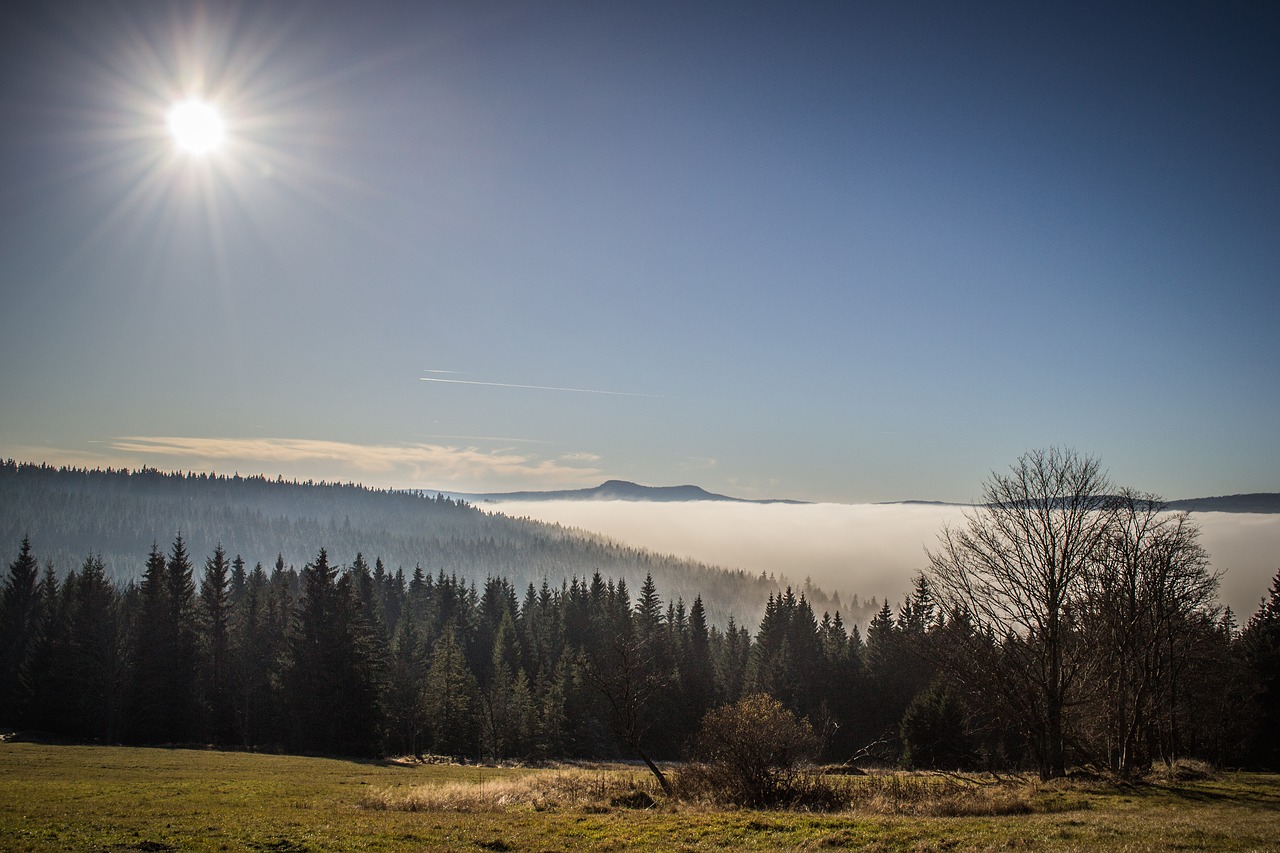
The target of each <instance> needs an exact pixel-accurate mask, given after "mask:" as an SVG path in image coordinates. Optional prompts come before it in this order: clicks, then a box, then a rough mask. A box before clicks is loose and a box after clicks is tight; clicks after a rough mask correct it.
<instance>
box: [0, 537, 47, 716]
mask: <svg viewBox="0 0 1280 853" xmlns="http://www.w3.org/2000/svg"><path fill="white" fill-rule="evenodd" d="M40 613H41V601H40V567H39V565H38V564H37V563H36V558H35V556H34V555H33V554H32V553H31V541H30V539H28V538H27V537H25V536H24V537H22V546H21V548H20V549H19V551H18V556H17V558H16V559H15V560H14V561H13V562H12V563H10V564H9V574H8V577H6V578H5V584H4V593H3V599H2V600H0V725H2V724H5V723H9V724H17V723H20V722H23V721H25V720H26V719H27V715H28V713H29V711H30V705H31V701H32V699H33V697H34V685H33V684H32V672H31V665H32V658H33V656H34V654H35V650H36V645H37V643H38V642H39V639H40V635H39V631H40Z"/></svg>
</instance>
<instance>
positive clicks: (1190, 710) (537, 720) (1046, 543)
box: [0, 451, 1280, 778]
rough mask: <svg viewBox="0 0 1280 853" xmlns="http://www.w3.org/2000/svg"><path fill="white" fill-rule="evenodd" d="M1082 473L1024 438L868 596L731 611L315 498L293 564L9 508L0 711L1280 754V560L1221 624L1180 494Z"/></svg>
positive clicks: (462, 732) (409, 749)
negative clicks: (807, 731) (130, 561)
mask: <svg viewBox="0 0 1280 853" xmlns="http://www.w3.org/2000/svg"><path fill="white" fill-rule="evenodd" d="M21 468H22V466H18V465H16V464H14V463H7V467H6V469H5V472H4V473H5V477H6V479H7V481H8V483H9V485H8V486H6V488H10V491H8V492H6V505H7V506H8V505H9V503H8V502H9V501H11V500H14V495H15V494H16V492H14V491H12V489H11V487H12V486H13V484H14V482H15V481H16V480H17V479H18V478H19V477H33V478H45V479H49V478H53V477H56V476H64V477H65V476H73V477H78V478H81V479H83V478H84V477H85V476H87V475H86V472H73V473H72V474H67V473H66V472H63V473H62V474H61V475H59V474H58V473H57V472H54V471H52V470H51V469H34V468H33V469H31V470H26V471H25V472H24V471H23V470H20V469H21ZM1046 475H1054V476H1056V477H1057V479H1052V478H1046ZM1099 476H1100V475H1099V474H1098V472H1097V469H1096V465H1095V464H1094V463H1093V462H1092V460H1089V459H1087V458H1084V457H1079V456H1075V455H1073V454H1066V455H1062V454H1059V453H1057V452H1056V451H1055V452H1049V453H1039V454H1037V453H1033V454H1029V455H1028V456H1026V457H1023V458H1022V459H1020V460H1019V462H1018V464H1017V465H1015V466H1014V467H1013V468H1012V469H1011V472H1010V473H1009V474H1008V475H1004V476H999V475H998V476H995V477H993V479H992V480H991V481H990V482H988V483H987V484H986V489H987V493H986V494H985V495H984V497H985V499H986V503H985V504H984V505H983V506H982V507H981V508H979V509H978V510H977V511H976V512H975V513H974V514H973V516H972V517H971V518H970V524H969V526H968V527H967V528H961V529H956V530H948V531H945V532H944V533H943V535H941V536H940V537H939V545H938V547H937V549H936V550H931V551H930V554H929V565H928V566H926V567H925V568H924V570H922V571H921V573H920V574H919V575H918V576H917V578H916V580H915V584H914V588H913V590H912V592H911V593H910V595H908V596H907V597H905V598H904V599H903V600H902V601H900V602H897V603H896V604H891V603H890V602H888V601H885V602H883V603H882V604H879V605H878V606H877V607H875V608H874V609H872V611H871V612H870V613H868V612H867V608H866V607H865V605H862V604H861V603H857V606H856V607H854V608H849V607H842V606H840V602H839V599H838V598H835V599H831V598H828V597H827V596H825V594H821V595H822V598H821V600H819V601H817V602H815V600H814V596H812V595H810V591H808V590H805V589H795V588H792V587H788V586H784V587H782V588H779V589H767V588H765V589H762V590H761V592H762V595H761V598H762V599H763V600H762V601H759V602H757V607H756V608H755V609H754V610H753V611H752V612H754V613H762V614H763V615H762V616H760V617H759V618H758V619H756V618H751V619H750V621H749V622H748V621H746V620H744V621H741V622H740V621H738V619H739V618H740V617H737V616H735V615H734V613H732V612H727V611H726V608H725V607H724V604H723V602H717V603H716V613H717V614H723V615H722V616H721V615H717V616H716V617H714V618H713V617H712V616H711V615H709V613H710V611H711V607H710V606H709V600H708V599H709V597H710V596H711V595H712V594H714V593H716V592H717V589H715V588H711V589H708V590H707V591H706V595H704V594H702V593H700V592H698V591H696V590H693V591H692V592H691V593H690V591H689V590H688V588H687V587H685V588H683V589H682V590H680V591H679V592H677V593H675V594H674V595H673V594H672V592H671V591H669V590H668V589H665V588H664V587H663V586H661V585H660V584H659V583H658V582H656V581H655V578H654V575H653V573H652V572H647V573H646V574H645V576H644V577H642V578H639V579H635V578H628V577H626V576H623V575H621V574H619V575H616V576H614V575H607V574H602V573H601V572H600V571H593V572H589V573H587V572H584V573H581V574H574V575H573V576H571V577H567V578H564V577H559V578H554V579H553V577H554V576H553V575H551V574H550V573H546V574H545V575H544V577H543V578H542V579H540V580H536V581H535V580H532V579H527V578H522V580H523V582H521V581H519V580H513V578H512V577H510V576H506V575H502V574H496V573H494V574H489V575H488V576H486V577H484V578H483V579H469V578H468V577H466V576H465V575H464V574H462V573H459V572H457V571H449V572H446V571H445V570H444V569H443V568H437V569H436V570H435V571H431V570H427V569H424V568H423V567H422V564H421V563H418V564H417V565H416V566H415V567H413V568H410V569H409V570H408V571H406V570H405V568H404V567H403V565H401V564H399V563H397V564H396V565H394V566H391V565H389V564H388V563H386V562H384V560H383V559H382V558H381V557H380V556H379V555H378V554H376V553H369V554H366V553H362V552H361V551H359V550H355V551H352V552H351V553H341V554H339V553H337V552H335V551H331V550H328V548H329V546H330V544H331V542H332V541H333V538H338V537H332V538H331V537H328V536H326V535H324V530H323V527H322V526H321V529H317V530H316V531H315V534H316V535H315V537H314V540H313V541H312V543H311V548H312V551H311V555H310V557H309V558H308V559H307V560H306V562H305V563H303V564H302V565H301V566H300V567H299V566H295V565H294V564H293V563H292V562H291V561H289V560H286V558H285V557H284V556H283V549H280V550H278V551H277V555H273V556H274V558H272V557H267V559H266V560H265V561H264V560H263V559H262V556H263V555H262V554H260V553H255V554H248V555H242V554H239V553H233V552H229V551H228V550H226V549H224V548H223V547H222V546H221V545H220V544H215V545H214V547H212V549H210V550H209V551H208V552H203V551H202V552H200V553H194V552H193V551H192V548H191V544H190V540H189V539H188V538H187V537H186V536H185V535H184V533H183V532H182V531H177V532H175V531H173V530H164V529H156V530H151V531H149V532H148V535H149V536H152V537H155V541H156V542H157V543H159V542H164V543H166V544H164V545H160V544H155V545H152V547H151V548H150V549H149V551H148V552H145V553H140V554H139V555H138V558H137V564H138V565H137V572H136V574H135V575H134V576H127V575H125V576H122V575H121V574H120V573H119V572H118V571H117V572H114V573H112V572H108V571H107V569H106V567H105V565H104V561H103V559H102V557H101V556H100V555H99V554H97V553H93V552H90V553H88V554H86V555H85V556H84V557H83V558H82V559H81V560H80V561H79V562H78V563H77V564H76V565H74V566H70V567H67V566H63V565H59V564H57V563H56V562H55V561H54V560H51V559H47V558H45V556H44V555H43V554H42V553H41V541H40V539H39V538H38V536H28V535H25V534H24V535H22V537H21V538H20V540H19V541H16V542H14V543H13V544H12V545H6V547H10V548H11V551H10V554H9V556H8V558H7V559H6V560H5V563H6V565H7V570H6V572H5V575H4V579H3V599H2V601H0V726H2V727H4V728H5V729H6V730H10V731H12V730H19V731H25V732H36V733H40V734H41V735H42V736H48V737H55V738H59V739H69V740H75V741H84V742H102V743H128V744H212V745H217V746H220V747H226V748H241V749H251V750H266V751H288V752H296V753H304V754H339V755H351V756H381V755H416V756H419V757H425V756H442V757H451V758H454V759H458V760H465V761H485V762H491V761H524V762H538V761H547V760H552V759H570V758H576V759H614V758H616V759H627V760H634V759H638V760H643V761H645V762H650V761H659V760H678V759H680V758H682V757H683V756H685V755H686V754H687V750H688V747H689V744H690V742H691V740H692V738H693V736H694V735H695V733H696V732H697V731H698V727H699V725H700V723H701V721H702V720H703V718H704V717H705V716H706V715H707V713H708V712H709V711H712V710H713V709H715V708H718V707H721V706H723V705H726V704H728V703H733V702H737V701H739V700H740V699H743V698H744V697H747V696H751V695H754V694H769V695H770V696H772V697H774V698H775V699H777V700H778V701H780V702H781V703H782V704H783V705H784V706H785V707H786V708H787V709H788V710H790V711H791V712H793V713H794V714H795V715H796V717H797V718H800V719H804V720H807V722H808V724H809V725H810V726H811V727H812V730H813V733H814V735H815V742H816V748H815V755H814V756H813V758H814V759H815V760H816V761H818V762H821V763H824V764H828V765H839V764H849V765H854V764H857V763H858V762H876V763H881V764H892V765H900V766H905V767H920V768H946V769H989V770H996V771H1001V770H1017V769H1022V770H1031V771H1037V770H1038V771H1039V772H1040V774H1041V776H1043V777H1045V778H1049V777H1053V776H1057V775H1062V774H1063V773H1064V772H1065V770H1066V768H1069V767H1094V768H1098V769H1105V770H1109V771H1113V772H1116V773H1121V774H1140V773H1142V772H1144V768H1150V767H1151V765H1152V764H1153V762H1161V761H1172V760H1174V759H1178V758H1198V759H1202V760H1204V761H1207V762H1211V763H1213V764H1215V765H1218V766H1231V767H1252V768H1270V769H1276V768H1278V767H1280V573H1278V574H1277V576H1276V578H1275V579H1274V581H1273V582H1272V584H1271V588H1270V590H1269V593H1268V597H1267V598H1265V599H1264V601H1263V603H1262V604H1261V606H1260V607H1259V608H1258V610H1257V611H1256V612H1255V613H1253V614H1250V615H1249V616H1248V617H1247V619H1246V620H1245V621H1244V622H1243V624H1240V623H1238V622H1237V619H1236V617H1235V616H1234V615H1233V614H1231V612H1230V611H1229V610H1223V609H1221V608H1220V607H1219V606H1218V605H1217V602H1216V598H1215V589H1216V576H1215V575H1214V573H1213V571H1212V569H1211V567H1210V566H1209V565H1208V562H1207V559H1206V555H1205V554H1204V551H1203V549H1201V548H1200V547H1199V545H1198V544H1197V541H1196V530H1195V526H1194V524H1193V522H1192V521H1191V519H1190V517H1189V516H1187V515H1186V514H1181V513H1169V512H1167V511H1164V509H1163V507H1162V505H1161V504H1159V502H1158V501H1157V500H1156V499H1154V498H1152V497H1151V496H1144V495H1140V494H1137V493H1133V492H1130V491H1127V490H1124V489H1117V488H1115V487H1113V486H1112V484H1110V483H1106V482H1105V481H1102V480H1099V479H1098V477H1099ZM208 488H211V489H212V488H226V485H225V484H219V483H217V482H213V483H211V484H210V485H208ZM299 488H302V487H301V486H299ZM33 494H34V492H33ZM85 500H88V499H87V498H86V499H85ZM448 509H450V510H451V511H457V512H462V511H463V510H464V509H468V510H469V508H466V507H464V506H461V505H459V506H456V507H455V506H454V505H453V504H452V502H449V507H448ZM229 523H233V520H231V519H229ZM280 529H282V530H283V529H285V527H284V526H282V527H281V528H280ZM288 529H289V532H290V535H296V533H297V527H296V526H293V527H289V528H288ZM108 533H109V531H108ZM104 535H105V534H104ZM233 535H234V534H233V531H230V530H229V531H228V534H227V539H228V540H230V539H231V538H232V537H233ZM1046 537H1047V539H1046ZM50 538H52V537H50ZM59 547H61V545H59ZM1037 547H1038V548H1040V551H1039V552H1038V553H1037V552H1036V548H1037ZM424 556H426V555H424ZM707 577H712V576H711V575H707ZM833 605H834V606H833ZM735 606H736V605H735ZM730 609H731V608H730ZM743 612H746V611H745V610H744V611H743Z"/></svg>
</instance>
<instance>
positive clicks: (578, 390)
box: [419, 376, 659, 397]
mask: <svg viewBox="0 0 1280 853" xmlns="http://www.w3.org/2000/svg"><path fill="white" fill-rule="evenodd" d="M419 379H421V380H422V381H423V382H447V383H448V384H450V385H487V386H489V387H491V388H525V389H527V390H530V391H569V392H571V393H574V394H608V395H609V396H611V397H658V396H659V395H657V394H636V393H634V392H632V391H600V390H598V389H595V388H560V387H558V386H555V385H517V384H515V383H513V382H480V381H479V380H476V379H441V378H439V377H437V376H421V377H419Z"/></svg>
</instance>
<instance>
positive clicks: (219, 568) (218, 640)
mask: <svg viewBox="0 0 1280 853" xmlns="http://www.w3.org/2000/svg"><path fill="white" fill-rule="evenodd" d="M236 562H237V563H238V564H239V565H240V573H241V576H242V579H241V583H242V585H243V583H244V581H243V572H244V561H243V560H241V559H240V558H239V557H237V558H236ZM227 570H228V565H227V555H226V552H225V551H223V550H222V545H221V544H219V545H218V546H217V547H216V548H215V549H214V551H213V556H211V557H209V558H208V559H207V560H205V564H204V578H203V579H202V580H201V581H200V602H199V615H200V629H201V630H200V639H201V649H200V651H201V656H200V660H201V670H202V675H201V679H200V680H201V682H202V686H203V688H204V699H205V704H206V706H207V708H208V714H209V728H208V730H209V734H210V736H211V738H212V740H213V742H214V743H216V744H225V743H231V742H232V740H233V739H234V737H235V708H234V704H233V702H232V687H231V607H232V602H231V589H230V579H229V578H228V573H227Z"/></svg>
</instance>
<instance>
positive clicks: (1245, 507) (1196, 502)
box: [1169, 492, 1280, 513]
mask: <svg viewBox="0 0 1280 853" xmlns="http://www.w3.org/2000/svg"><path fill="white" fill-rule="evenodd" d="M1169 509H1176V510H1185V511H1187V512H1264V513H1271V512H1280V493H1277V492H1254V493H1252V494H1248V495H1222V496H1220V497H1215V498H1187V499H1185V500H1178V501H1169Z"/></svg>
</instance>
